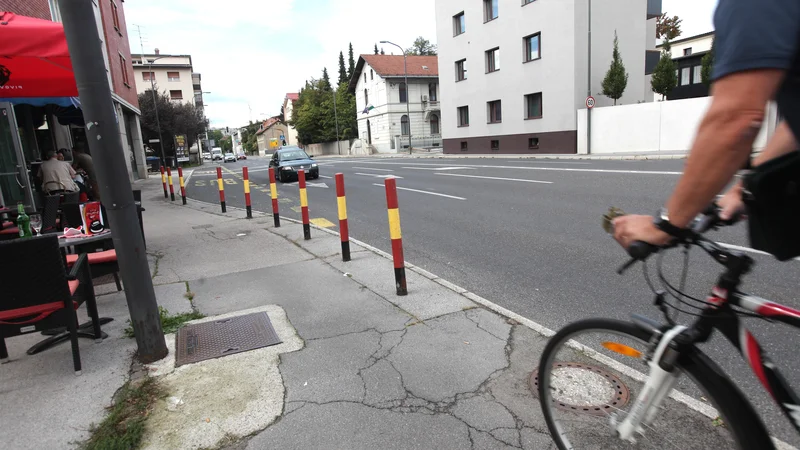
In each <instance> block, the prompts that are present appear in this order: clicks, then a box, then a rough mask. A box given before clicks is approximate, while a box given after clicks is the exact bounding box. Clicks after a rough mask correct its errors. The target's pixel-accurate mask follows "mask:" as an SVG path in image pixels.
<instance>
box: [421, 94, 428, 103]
mask: <svg viewBox="0 0 800 450" xmlns="http://www.w3.org/2000/svg"><path fill="white" fill-rule="evenodd" d="M427 102H428V96H427V95H423V96H422V103H427Z"/></svg>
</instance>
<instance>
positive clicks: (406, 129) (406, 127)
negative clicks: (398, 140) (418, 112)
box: [400, 114, 411, 136]
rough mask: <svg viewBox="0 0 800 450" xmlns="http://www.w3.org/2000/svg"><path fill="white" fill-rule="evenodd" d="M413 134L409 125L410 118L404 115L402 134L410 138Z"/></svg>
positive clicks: (401, 120) (401, 119) (401, 122)
mask: <svg viewBox="0 0 800 450" xmlns="http://www.w3.org/2000/svg"><path fill="white" fill-rule="evenodd" d="M410 132H411V127H410V126H409V123H408V116H407V115H405V114H403V117H401V118H400V134H402V135H403V136H408V135H409V133H410Z"/></svg>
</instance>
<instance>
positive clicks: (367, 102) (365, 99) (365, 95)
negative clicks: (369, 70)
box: [364, 89, 369, 108]
mask: <svg viewBox="0 0 800 450" xmlns="http://www.w3.org/2000/svg"><path fill="white" fill-rule="evenodd" d="M364 107H365V108H369V92H368V91H367V90H366V89H364Z"/></svg>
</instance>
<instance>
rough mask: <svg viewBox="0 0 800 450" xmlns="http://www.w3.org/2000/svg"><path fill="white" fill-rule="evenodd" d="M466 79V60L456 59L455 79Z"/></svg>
mask: <svg viewBox="0 0 800 450" xmlns="http://www.w3.org/2000/svg"><path fill="white" fill-rule="evenodd" d="M466 79H467V60H466V59H462V60H461V61H456V81H464V80H466Z"/></svg>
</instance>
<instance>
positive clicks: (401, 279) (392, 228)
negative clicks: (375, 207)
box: [384, 178, 408, 295]
mask: <svg viewBox="0 0 800 450" xmlns="http://www.w3.org/2000/svg"><path fill="white" fill-rule="evenodd" d="M384 184H385V186H386V207H387V208H388V210H389V237H390V238H391V239H392V259H393V260H394V281H395V286H397V295H408V288H407V287H406V268H405V259H404V258H403V235H402V233H401V232H400V209H399V207H398V204H397V181H396V180H395V179H394V178H387V179H386V181H385V183H384Z"/></svg>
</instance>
